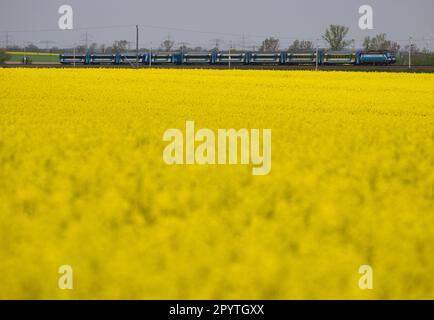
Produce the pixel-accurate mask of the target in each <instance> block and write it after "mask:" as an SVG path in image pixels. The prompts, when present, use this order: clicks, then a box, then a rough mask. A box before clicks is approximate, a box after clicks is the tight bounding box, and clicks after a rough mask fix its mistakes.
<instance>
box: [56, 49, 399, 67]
mask: <svg viewBox="0 0 434 320" xmlns="http://www.w3.org/2000/svg"><path fill="white" fill-rule="evenodd" d="M59 59H60V63H62V64H85V65H92V64H116V65H122V64H135V63H136V62H137V61H138V62H139V63H140V64H144V65H164V64H166V65H167V64H173V65H227V64H231V65H316V64H318V65H373V64H375V65H391V64H394V63H395V62H396V55H395V53H393V52H391V51H327V50H318V51H313V52H287V51H281V52H272V53H263V52H247V51H246V52H232V53H231V52H202V53H198V52H188V53H183V52H176V53H164V52H160V53H159V52H156V53H140V54H139V55H138V56H137V55H136V54H134V53H109V54H93V53H89V52H88V53H86V54H79V55H73V54H61V55H60V56H59ZM137 59H138V60H137Z"/></svg>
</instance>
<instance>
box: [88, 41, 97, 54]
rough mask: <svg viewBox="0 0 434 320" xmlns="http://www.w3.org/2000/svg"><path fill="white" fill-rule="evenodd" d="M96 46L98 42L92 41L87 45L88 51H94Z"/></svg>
mask: <svg viewBox="0 0 434 320" xmlns="http://www.w3.org/2000/svg"><path fill="white" fill-rule="evenodd" d="M97 48H98V44H97V43H96V42H92V43H91V45H90V46H89V51H90V52H96V50H97Z"/></svg>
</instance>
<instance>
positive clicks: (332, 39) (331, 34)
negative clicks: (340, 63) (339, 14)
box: [322, 24, 353, 50]
mask: <svg viewBox="0 0 434 320" xmlns="http://www.w3.org/2000/svg"><path fill="white" fill-rule="evenodd" d="M349 30H350V29H349V28H347V27H345V26H341V25H336V24H332V25H330V26H329V27H328V29H327V30H326V32H325V34H324V35H323V36H322V38H323V39H324V40H325V41H326V42H327V43H328V44H329V46H330V49H332V50H342V49H345V48H346V47H348V46H349V45H351V43H353V40H345V37H346V36H347V34H348V31H349Z"/></svg>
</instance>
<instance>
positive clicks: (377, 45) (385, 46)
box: [363, 33, 400, 52]
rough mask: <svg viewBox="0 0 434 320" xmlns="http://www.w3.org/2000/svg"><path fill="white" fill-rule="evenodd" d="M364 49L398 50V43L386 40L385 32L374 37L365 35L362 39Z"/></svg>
mask: <svg viewBox="0 0 434 320" xmlns="http://www.w3.org/2000/svg"><path fill="white" fill-rule="evenodd" d="M363 48H364V49H365V50H391V51H395V52H397V51H399V48H400V45H399V44H398V43H397V42H394V41H390V40H387V36H386V34H385V33H381V34H377V35H376V36H375V37H373V38H371V37H365V39H364V41H363Z"/></svg>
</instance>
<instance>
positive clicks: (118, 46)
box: [112, 40, 128, 53]
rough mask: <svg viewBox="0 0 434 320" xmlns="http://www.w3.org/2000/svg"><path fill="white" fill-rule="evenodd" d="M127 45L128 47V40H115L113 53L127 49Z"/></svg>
mask: <svg viewBox="0 0 434 320" xmlns="http://www.w3.org/2000/svg"><path fill="white" fill-rule="evenodd" d="M127 47H128V41H127V40H117V41H115V42H113V46H112V52H113V53H116V52H124V51H126V50H127Z"/></svg>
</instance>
